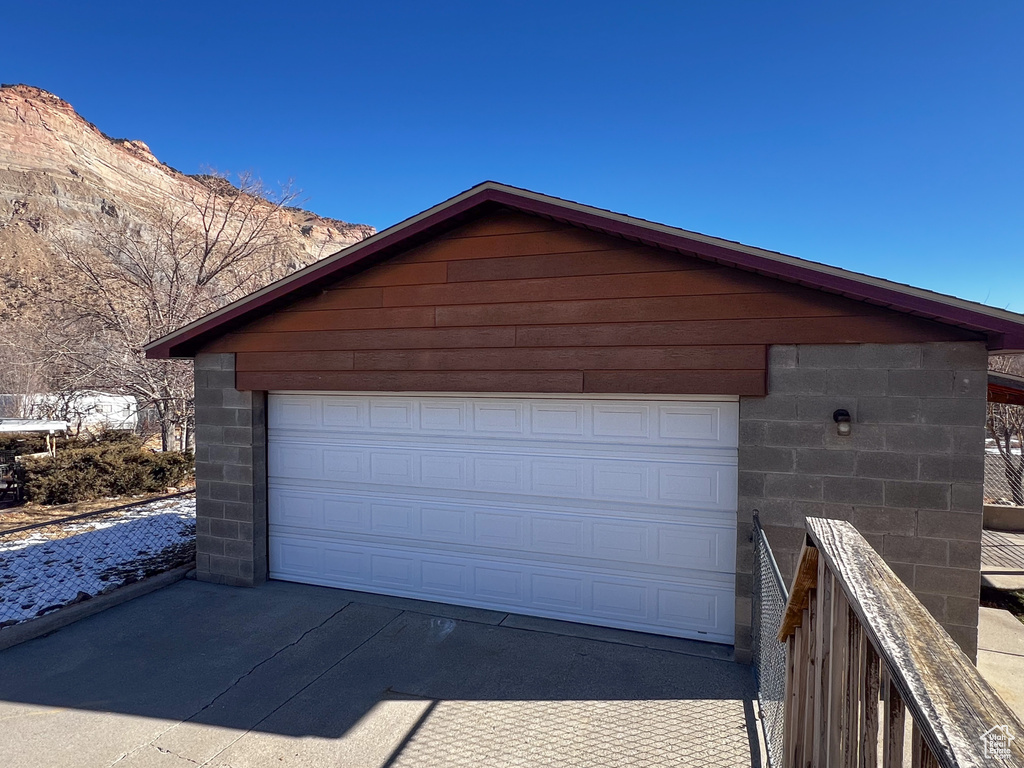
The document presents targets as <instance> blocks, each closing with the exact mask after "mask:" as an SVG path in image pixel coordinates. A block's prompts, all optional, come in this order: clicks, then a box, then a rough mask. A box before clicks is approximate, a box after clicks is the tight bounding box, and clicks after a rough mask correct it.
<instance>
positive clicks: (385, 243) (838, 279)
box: [145, 182, 1024, 358]
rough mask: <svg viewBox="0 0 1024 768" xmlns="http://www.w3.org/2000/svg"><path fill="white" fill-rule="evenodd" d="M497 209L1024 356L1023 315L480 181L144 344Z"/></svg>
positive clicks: (172, 349) (234, 321) (177, 348)
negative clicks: (980, 338) (921, 322)
mask: <svg viewBox="0 0 1024 768" xmlns="http://www.w3.org/2000/svg"><path fill="white" fill-rule="evenodd" d="M489 204H490V205H494V204H497V205H501V206H505V207H508V208H512V209H514V210H519V211H522V212H524V213H529V214H534V215H540V216H546V217H549V218H553V219H557V220H559V221H564V222H566V223H569V224H573V225H576V226H580V227H584V228H586V229H591V230H594V231H597V232H602V233H605V234H608V235H611V236H615V237H622V238H627V239H631V240H635V241H637V242H640V243H644V244H647V245H651V246H655V247H660V248H666V249H669V250H675V251H679V252H685V253H690V254H694V255H697V256H698V257H701V258H705V259H708V260H711V261H715V262H717V263H720V264H723V265H726V266H731V267H735V268H738V269H743V270H747V271H753V272H758V273H760V274H764V275H766V276H769V277H773V278H777V279H781V280H785V281H788V282H793V283H798V284H802V285H806V286H809V287H813V288H815V289H819V290H824V291H828V292H830V293H836V294H840V295H843V296H847V297H849V298H854V299H858V300H862V301H866V302H869V303H872V304H877V305H880V306H884V307H888V308H891V309H894V310H897V311H901V312H904V313H908V314H912V315H917V316H920V317H923V318H926V319H931V320H936V321H938V322H942V323H945V324H947V325H954V326H958V327H961V328H964V329H966V330H970V331H974V332H977V333H981V334H984V335H985V337H986V339H987V344H988V347H989V349H990V350H992V351H1010V350H1013V351H1017V350H1024V317H1022V316H1020V315H1016V314H1015V313H1011V312H1007V311H1005V310H998V309H995V308H988V307H986V308H984V311H980V310H979V309H978V308H979V307H983V305H978V304H974V303H973V302H967V301H965V300H963V299H957V298H955V297H951V296H944V295H943V294H937V293H934V292H931V291H926V290H924V289H920V288H914V287H913V286H903V285H899V284H896V283H892V282H890V281H887V280H883V279H881V278H875V277H871V276H869V275H861V274H859V273H855V272H849V271H847V270H843V269H840V268H838V267H831V266H828V265H824V264H817V263H814V262H808V261H805V260H803V259H798V258H796V257H793V256H787V255H785V254H779V253H774V252H771V251H765V250H763V249H759V248H753V247H751V246H746V245H742V244H740V243H732V242H729V241H725V240H721V239H719V238H713V237H709V236H707V235H701V234H699V233H695V232H687V231H685V230H680V229H677V228H674V227H669V226H667V225H663V224H657V223H654V222H648V221H644V220H642V219H636V218H633V217H630V216H626V215H625V214H618V213H613V212H611V211H603V210H600V209H596V208H592V207H590V206H585V205H581V204H579V203H572V202H569V201H564V200H558V199H556V198H552V197H548V196H546V195H541V194H538V193H536V192H530V191H528V190H520V189H516V188H513V187H508V186H505V185H502V184H498V183H496V182H485V183H483V184H480V185H478V186H476V187H473V188H472V189H469V190H467V191H465V192H463V193H461V194H459V195H456V196H455V197H453V198H451V199H449V200H446V201H445V202H443V203H440V204H438V205H436V206H434V207H432V208H429V209H427V210H426V211H424V212H422V213H420V214H417V215H416V216H413V217H411V218H409V219H406V220H405V221H403V222H400V223H399V224H396V225H395V226H393V227H389V228H388V229H386V230H384V231H383V232H380V233H378V234H377V235H374V236H372V237H370V238H368V239H367V240H364V241H362V242H360V243H357V244H355V245H352V246H350V247H348V248H346V249H344V250H342V251H339V252H338V253H337V254H335V255H334V256H330V257H328V258H327V259H325V260H323V261H320V262H317V263H315V264H313V265H311V266H309V267H307V268H305V269H303V270H300V271H299V272H297V273H295V274H294V275H291V276H289V277H287V278H284V279H283V280H280V281H278V282H276V283H273V284H271V285H269V286H267V287H266V288H264V289H262V290H260V291H257V292H255V293H253V294H251V295H250V296H247V297H245V298H243V299H241V300H239V301H237V302H235V303H233V304H229V305H228V306H226V307H224V308H223V309H221V310H218V311H217V312H214V313H212V314H210V315H207V316H206V317H204V318H201V319H199V320H197V321H196V322H194V323H191V324H189V325H187V326H185V327H184V328H182V329H179V330H178V331H175V332H174V333H171V334H168V335H167V336H164V337H163V338H161V339H157V340H156V341H154V342H152V343H151V344H149V345H147V346H146V348H145V349H146V356H147V357H150V358H168V357H191V356H193V355H194V354H195V352H196V351H197V350H198V349H199V348H200V347H201V346H202V345H203V344H204V343H206V341H208V340H209V338H210V337H213V336H216V335H221V334H222V333H225V332H227V331H228V330H230V328H232V327H235V326H237V325H239V324H241V323H243V322H245V321H246V320H248V319H250V317H249V316H250V315H253V314H255V313H257V312H262V311H266V310H267V309H269V308H271V307H272V306H274V305H275V304H276V303H279V302H282V301H286V300H288V298H289V297H292V298H294V296H295V294H297V293H301V292H302V291H303V290H305V289H308V288H310V287H311V286H313V285H315V284H316V283H318V282H320V281H323V280H329V279H331V278H334V277H336V276H340V275H342V274H344V273H345V272H346V271H347V270H350V269H352V268H353V267H354V266H355V265H357V264H359V263H360V262H363V261H367V263H368V264H372V263H374V259H375V258H377V259H379V258H385V257H386V255H387V254H388V252H389V251H394V250H399V249H402V248H407V247H410V246H411V245H414V244H416V242H417V241H419V240H422V239H425V238H427V237H429V236H430V235H431V234H433V233H436V232H437V231H438V230H440V229H446V228H451V227H452V226H455V225H456V224H457V223H458V222H459V221H460V220H461V219H462V218H464V217H465V216H466V215H468V214H469V213H470V212H471V211H473V210H474V209H476V208H479V207H481V206H485V205H489Z"/></svg>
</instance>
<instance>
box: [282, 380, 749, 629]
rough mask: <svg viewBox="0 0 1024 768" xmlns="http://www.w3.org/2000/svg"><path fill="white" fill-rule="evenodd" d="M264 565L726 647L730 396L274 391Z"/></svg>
mask: <svg viewBox="0 0 1024 768" xmlns="http://www.w3.org/2000/svg"><path fill="white" fill-rule="evenodd" d="M268 427H269V433H268V441H269V451H268V453H269V457H268V475H269V477H268V490H269V523H270V575H271V577H272V578H277V579H286V580H290V581H301V582H305V583H311V584H324V585H328V586H336V587H344V588H349V589H357V590H363V591H368V592H380V593H385V594H392V595H399V596H403V597H416V598H421V599H428V600H436V601H442V602H449V603H455V604H461V605H470V606H476V607H482V608H491V609H495V610H502V611H510V612H516V613H526V614H532V615H537V616H545V617H550V618H556V619H564V620H569V621H582V622H588V623H594V624H601V625H606V626H613V627H621V628H625V629H635V630H641V631H648V632H656V633H660V634H668V635H676V636H680V637H691V638H696V639H704V640H711V641H715V642H724V643H731V642H732V640H733V624H734V588H735V551H736V451H737V442H738V440H737V433H738V403H737V402H736V401H735V399H732V400H730V399H726V398H709V397H698V398H665V397H660V396H659V397H657V398H655V397H653V396H651V397H635V398H634V397H614V396H613V397H589V396H588V397H587V398H581V397H578V396H571V395H570V396H549V395H505V394H502V395H493V394H492V395H465V394H436V393H434V394H423V395H413V394H396V395H388V394H382V393H284V392H272V393H270V396H269V402H268Z"/></svg>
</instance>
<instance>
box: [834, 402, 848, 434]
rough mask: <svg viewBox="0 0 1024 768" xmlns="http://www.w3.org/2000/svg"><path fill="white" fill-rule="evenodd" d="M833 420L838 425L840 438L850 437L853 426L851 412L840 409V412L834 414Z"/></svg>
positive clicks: (837, 429) (837, 430)
mask: <svg viewBox="0 0 1024 768" xmlns="http://www.w3.org/2000/svg"><path fill="white" fill-rule="evenodd" d="M832 420H833V421H834V422H835V423H836V432H837V433H838V434H839V436H840V437H848V436H849V434H850V430H851V429H852V424H851V421H850V412H849V411H848V410H846V409H845V408H840V409H839V410H838V411H836V412H835V413H833V414H832Z"/></svg>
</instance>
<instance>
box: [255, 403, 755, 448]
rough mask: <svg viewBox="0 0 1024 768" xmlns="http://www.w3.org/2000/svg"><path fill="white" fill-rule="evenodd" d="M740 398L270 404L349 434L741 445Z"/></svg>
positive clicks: (286, 416)
mask: <svg viewBox="0 0 1024 768" xmlns="http://www.w3.org/2000/svg"><path fill="white" fill-rule="evenodd" d="M738 421H739V404H738V403H735V402H726V403H721V402H717V403H716V402H698V403H689V402H679V403H664V402H658V401H642V400H639V401H600V400H574V399H563V398H558V399H542V398H532V399H531V398H523V399H520V398H516V399H511V398H510V399H501V398H486V399H484V398H474V397H440V396H439V397H431V398H429V399H427V398H419V397H402V396H389V397H374V396H370V395H347V396H345V395H331V396H324V395H313V394H309V395H286V396H277V397H275V398H274V399H272V401H271V402H270V404H269V409H268V424H269V426H270V428H271V429H283V430H287V429H301V430H303V431H306V432H314V433H321V432H324V433H329V432H332V431H336V430H338V429H344V430H346V431H347V433H348V434H357V433H360V432H362V433H375V432H381V431H383V432H386V433H388V434H392V435H398V434H405V435H416V434H442V433H443V434H450V435H462V436H464V437H467V438H471V439H487V438H502V439H507V438H509V437H515V438H517V439H524V440H555V441H570V442H575V441H577V440H578V439H580V438H585V439H588V440H592V441H595V440H604V441H607V442H612V443H621V442H625V443H627V444H643V445H673V446H690V447H706V448H735V447H736V442H737V441H736V432H737V429H736V426H737V424H738Z"/></svg>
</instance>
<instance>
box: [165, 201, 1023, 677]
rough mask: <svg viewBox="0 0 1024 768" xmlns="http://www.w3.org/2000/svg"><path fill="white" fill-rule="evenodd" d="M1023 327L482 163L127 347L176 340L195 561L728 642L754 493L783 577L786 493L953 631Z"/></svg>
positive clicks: (744, 607)
mask: <svg viewBox="0 0 1024 768" xmlns="http://www.w3.org/2000/svg"><path fill="white" fill-rule="evenodd" d="M1020 349H1024V316H1021V315H1017V314H1014V313H1010V312H1006V311H1002V310H998V309H994V308H991V307H987V306H983V305H980V304H975V303H972V302H967V301H963V300H960V299H956V298H952V297H949V296H943V295H940V294H935V293H932V292H929V291H924V290H920V289H916V288H912V287H909V286H905V285H898V284H894V283H890V282H887V281H884V280H880V279H877V278H873V277H868V276H865V275H860V274H856V273H852V272H848V271H844V270H841V269H837V268H834V267H829V266H825V265H822V264H817V263H813V262H808V261H804V260H801V259H797V258H793V257H790V256H785V255H782V254H778V253H773V252H768V251H763V250H760V249H757V248H751V247H747V246H744V245H740V244H737V243H733V242H729V241H725V240H719V239H716V238H711V237H707V236H704V235H699V234H695V233H692V232H688V231H684V230H680V229H676V228H673V227H667V226H663V225H660V224H654V223H651V222H647V221H643V220H639V219H635V218H631V217H628V216H624V215H620V214H615V213H611V212H608V211H604V210H600V209H595V208H591V207H587V206H583V205H578V204H576V203H570V202H566V201H563V200H559V199H555V198H551V197H547V196H544V195H540V194H536V193H533V192H528V191H525V190H521V189H516V188H512V187H508V186H505V185H501V184H496V183H492V182H487V183H485V184H481V185H479V186H477V187H474V188H473V189H471V190H468V191H467V192H464V193H463V194H461V195H458V196H456V197H454V198H452V199H450V200H448V201H446V202H444V203H441V204H440V205H438V206H435V207H434V208H431V209H429V210H427V211H424V212H423V213H421V214H419V215H417V216H414V217H413V218H411V219H408V220H406V221H404V222H402V223H400V224H398V225H396V226H394V227H391V228H390V229H387V230H385V231H383V232H380V233H379V234H377V235H375V236H373V237H371V238H369V239H367V240H365V241H363V242H361V243H359V244H357V245H354V246H351V247H349V248H347V249H345V250H344V251H341V252H340V253H338V254H335V255H334V256H332V257H329V258H327V259H325V260H323V261H321V262H318V263H316V264H314V265H312V266H311V267H309V268H307V269H305V270H302V271H300V272H298V273H296V274H294V275H292V276H290V277H288V278H286V279H284V280H281V281H279V282H277V283H274V284H272V285H270V286H268V287H267V288H265V289H263V290H261V291H259V292H257V293H254V294H252V295H251V296H249V297H247V298H245V299H243V300H241V301H239V302H236V303H235V304H232V305H229V306H227V307H225V308H223V309H221V310H220V311H218V312H216V313H214V314H212V315H209V316H207V317H205V318H203V319H201V320H199V321H197V322H196V323H193V324H191V325H189V326H187V327H185V328H183V329H181V330H179V331H177V332H176V333H174V334H171V335H169V336H167V337H165V338H163V339H160V340H158V341H156V342H154V343H153V344H151V345H150V346H149V347H148V348H147V354H148V355H149V356H150V357H153V358H168V357H186V358H194V359H195V367H196V434H197V455H196V459H197V462H196V471H197V486H198V490H197V494H198V543H197V549H198V551H197V568H198V578H200V579H202V580H206V581H213V582H220V583H225V584H234V585H254V584H258V583H260V582H262V581H263V580H265V579H267V578H274V579H285V580H292V581H300V582H305V583H310V584H323V585H328V586H334V587H344V588H349V589H356V590H362V591H368V592H377V593H384V594H389V595H399V596H407V597H415V598H421V599H426V600H434V601H441V602H449V603H456V604H460V605H469V606H480V607H485V608H490V609H495V610H500V611H508V612H513V613H523V614H529V615H535V616H541V617H548V618H555V619H564V620H569V621H578V622H585V623H593V624H598V625H602V626H610V627H620V628H625V629H634V630H640V631H645V632H654V633H659V634H667V635H673V636H678V637H686V638H693V639H699V640H707V641H711V642H717V643H725V644H730V645H734V646H735V649H736V656H737V658H738V659H740V660H743V659H745V658H748V657H749V652H750V623H751V622H750V599H751V590H752V574H751V559H752V545H751V532H752V519H753V515H754V512H755V511H758V512H759V513H760V517H761V520H762V522H763V524H764V525H765V527H766V530H767V532H768V535H769V538H770V540H771V541H772V544H773V547H774V548H775V551H776V556H777V557H778V559H779V561H780V566H781V568H782V570H783V572H784V575H786V576H787V577H788V575H789V573H791V571H792V568H793V566H794V564H795V558H796V554H797V552H798V551H799V547H800V544H801V542H802V537H803V533H802V531H803V521H804V518H805V517H807V516H826V517H835V518H842V519H847V520H850V521H851V522H853V524H854V525H856V526H857V528H858V529H859V530H860V531H861V532H862V533H863V534H864V535H865V537H866V538H867V539H868V540H869V541H870V542H871V543H872V545H874V546H875V547H876V549H878V551H879V552H881V553H882V555H883V556H884V557H885V559H886V561H887V562H889V564H890V565H891V566H892V568H893V569H894V570H895V571H896V572H897V574H898V575H899V576H900V577H901V578H903V579H904V580H905V581H906V582H907V584H908V585H909V586H910V587H911V588H912V589H914V591H915V593H916V594H917V595H918V596H919V597H920V599H921V600H922V601H923V602H924V603H925V605H927V606H928V608H929V609H930V610H931V611H932V612H933V614H934V615H935V616H936V618H937V619H938V620H939V621H940V622H941V623H942V624H943V625H944V626H945V627H946V628H947V630H948V631H949V632H950V633H951V634H952V635H953V637H954V638H955V639H956V640H957V641H958V642H959V643H960V644H961V646H962V647H964V649H965V650H966V651H967V652H968V653H969V654H971V655H973V654H974V653H975V649H976V634H977V614H978V611H977V608H978V581H979V575H978V573H979V567H980V557H981V543H980V542H981V521H982V482H983V478H984V426H983V425H984V418H985V402H986V387H987V355H988V354H989V352H996V351H1011V350H1012V351H1016V350H1020ZM842 411H845V412H846V414H848V416H849V429H848V434H840V433H841V432H843V431H847V430H846V429H845V428H843V429H840V426H839V424H838V423H837V421H836V419H837V418H838V419H839V421H845V416H843V415H842V414H841V413H839V415H837V412H842Z"/></svg>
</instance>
